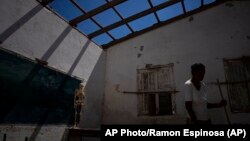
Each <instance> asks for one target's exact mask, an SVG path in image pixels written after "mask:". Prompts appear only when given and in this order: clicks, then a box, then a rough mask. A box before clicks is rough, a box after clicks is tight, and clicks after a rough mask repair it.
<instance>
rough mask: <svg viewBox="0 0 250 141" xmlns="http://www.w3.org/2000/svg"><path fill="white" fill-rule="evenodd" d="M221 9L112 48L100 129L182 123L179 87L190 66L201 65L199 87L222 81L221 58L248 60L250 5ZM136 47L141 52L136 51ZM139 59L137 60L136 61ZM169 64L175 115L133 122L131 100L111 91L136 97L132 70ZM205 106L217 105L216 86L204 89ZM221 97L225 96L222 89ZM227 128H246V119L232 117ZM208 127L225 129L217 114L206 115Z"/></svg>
mask: <svg viewBox="0 0 250 141" xmlns="http://www.w3.org/2000/svg"><path fill="white" fill-rule="evenodd" d="M230 3H232V4H233V6H232V7H231V6H227V5H226V4H221V5H219V6H216V7H213V8H211V9H208V10H206V11H203V12H201V13H198V14H195V15H193V20H192V21H189V18H190V17H188V18H185V19H182V20H179V21H177V22H174V23H171V24H169V25H166V26H164V27H161V28H158V29H156V30H154V31H151V32H147V33H145V34H143V35H141V36H138V37H135V38H133V39H130V40H127V41H125V42H122V43H120V44H117V45H115V46H113V47H111V48H109V49H108V50H107V63H106V64H107V65H106V87H105V96H104V113H103V123H128V124H134V123H150V124H152V123H153V124H154V123H155V124H157V123H158V124H161V123H167V124H182V123H185V114H186V111H185V108H184V96H183V84H184V82H185V81H186V80H187V79H189V78H190V76H191V74H190V66H191V65H192V64H193V63H196V62H201V63H203V64H205V65H206V70H207V71H206V76H205V78H204V81H205V82H216V79H217V78H218V79H219V80H220V81H225V77H224V76H225V74H224V67H223V58H226V59H231V58H239V57H242V56H249V55H250V50H249V44H250V39H249V36H250V28H249V25H250V18H249V15H250V8H249V7H250V2H248V1H239V2H230ZM141 46H144V49H143V50H142V51H141V50H140V48H141ZM138 54H141V57H138ZM169 63H174V74H175V83H176V89H177V90H178V91H180V92H179V93H177V94H176V97H175V100H176V109H177V111H176V114H175V115H174V116H158V117H145V116H144V117H138V116H137V104H138V102H137V100H138V99H137V96H136V95H135V94H124V93H118V92H116V91H115V86H116V85H119V86H120V89H121V90H122V91H137V87H136V86H137V85H136V84H137V82H136V81H137V80H136V69H138V68H145V65H146V64H153V65H165V64H169ZM208 87H209V91H208V93H209V101H210V102H218V101H220V100H221V97H220V93H219V89H218V87H217V86H216V85H209V86H208ZM222 89H223V93H224V97H225V98H226V99H227V100H228V96H227V90H226V87H225V86H222ZM227 111H228V112H229V114H230V117H229V118H230V120H231V122H232V123H250V120H249V119H250V114H235V113H234V114H232V113H231V112H230V110H229V106H227ZM209 112H210V115H211V118H212V122H213V123H215V124H226V123H227V120H226V116H225V112H224V110H223V108H219V109H213V110H209Z"/></svg>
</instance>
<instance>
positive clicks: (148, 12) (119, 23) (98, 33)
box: [88, 0, 182, 38]
mask: <svg viewBox="0 0 250 141" xmlns="http://www.w3.org/2000/svg"><path fill="white" fill-rule="evenodd" d="M181 1H182V0H171V1H167V2H164V3H162V4H160V5H157V6H155V7H154V8H150V9H148V10H145V11H142V12H140V13H138V14H135V15H133V16H130V17H128V18H126V19H124V20H121V21H119V22H116V23H114V24H112V25H109V26H107V27H105V28H104V29H102V30H98V31H96V32H94V33H91V34H89V35H88V36H89V38H93V37H95V36H98V35H100V34H102V33H104V32H108V31H109V30H111V29H114V28H116V27H119V26H121V25H123V24H126V23H128V22H131V21H133V20H136V19H139V18H141V17H143V16H146V15H148V14H150V13H153V12H156V11H158V10H160V9H163V8H165V7H167V6H170V5H173V4H175V3H178V2H181Z"/></svg>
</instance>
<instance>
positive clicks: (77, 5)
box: [70, 0, 115, 40]
mask: <svg viewBox="0 0 250 141" xmlns="http://www.w3.org/2000/svg"><path fill="white" fill-rule="evenodd" d="M70 2H71V3H72V4H74V5H75V6H76V7H77V8H78V9H79V10H80V11H81V12H82V13H83V14H86V13H87V12H86V11H85V10H83V9H82V8H81V6H80V5H79V4H78V3H77V2H75V0H70ZM90 19H91V20H92V21H93V22H94V23H95V24H96V25H97V26H98V27H99V28H101V29H103V27H102V26H101V24H99V23H98V22H97V21H96V20H95V19H93V18H92V17H90ZM70 24H72V23H70ZM71 26H75V27H76V25H71ZM107 34H108V36H110V37H111V38H112V40H115V38H114V37H113V36H112V35H111V34H110V33H108V32H107Z"/></svg>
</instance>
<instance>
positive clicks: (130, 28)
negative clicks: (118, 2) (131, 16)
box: [106, 0, 134, 32]
mask: <svg viewBox="0 0 250 141" xmlns="http://www.w3.org/2000/svg"><path fill="white" fill-rule="evenodd" d="M106 2H108V0H106ZM112 9H113V10H114V11H115V13H116V14H117V15H118V16H119V17H120V18H121V19H122V20H124V18H123V17H122V15H121V14H120V13H119V12H118V11H117V10H116V8H115V7H112ZM126 26H127V27H128V28H129V30H130V31H131V32H134V30H133V29H132V27H131V26H130V25H129V24H128V23H127V24H126Z"/></svg>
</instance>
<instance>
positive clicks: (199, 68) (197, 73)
mask: <svg viewBox="0 0 250 141" xmlns="http://www.w3.org/2000/svg"><path fill="white" fill-rule="evenodd" d="M191 73H192V79H194V80H197V81H202V80H203V78H204V75H205V66H204V65H203V64H201V63H195V64H193V65H192V66H191Z"/></svg>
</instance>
